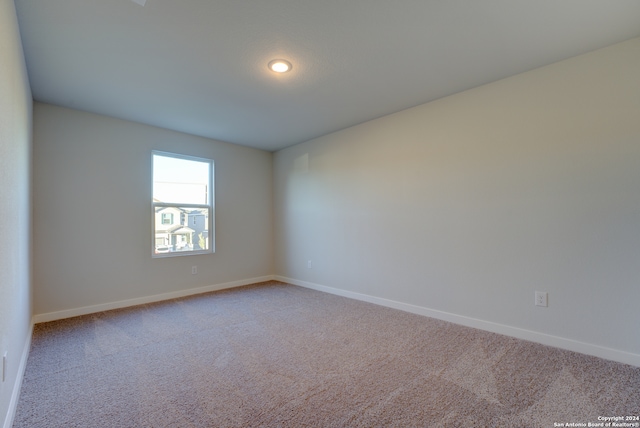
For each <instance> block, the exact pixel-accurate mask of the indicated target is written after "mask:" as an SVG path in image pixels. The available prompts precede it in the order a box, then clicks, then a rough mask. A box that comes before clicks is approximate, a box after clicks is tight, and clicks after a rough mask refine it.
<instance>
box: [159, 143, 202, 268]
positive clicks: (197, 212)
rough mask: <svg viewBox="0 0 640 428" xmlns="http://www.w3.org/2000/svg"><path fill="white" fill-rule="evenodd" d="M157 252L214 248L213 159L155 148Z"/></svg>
mask: <svg viewBox="0 0 640 428" xmlns="http://www.w3.org/2000/svg"><path fill="white" fill-rule="evenodd" d="M152 157H153V195H152V207H153V213H152V218H153V233H154V236H153V241H152V243H153V256H154V257H167V256H178V255H188V254H206V253H211V252H213V249H214V233H213V224H214V221H213V216H214V215H213V199H214V198H213V177H214V168H213V161H211V160H209V159H202V158H195V157H190V156H183V155H176V154H171V153H164V152H155V151H154V152H153V154H152Z"/></svg>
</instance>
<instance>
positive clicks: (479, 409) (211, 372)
mask: <svg viewBox="0 0 640 428" xmlns="http://www.w3.org/2000/svg"><path fill="white" fill-rule="evenodd" d="M627 415H629V416H634V415H640V368H636V367H631V366H628V365H624V364H619V363H614V362H610V361H606V360H602V359H598V358H594V357H589V356H585V355H580V354H576V353H572V352H568V351H562V350H558V349H555V348H550V347H546V346H542V345H538V344H533V343H529V342H525V341H521V340H517V339H513V338H509V337H504V336H500V335H496V334H492V333H487V332H484V331H480V330H475V329H471V328H466V327H461V326H458V325H454V324H450V323H447V322H443V321H439V320H434V319H430V318H425V317H421V316H418V315H413V314H409V313H405V312H401V311H397V310H393V309H389V308H385V307H380V306H375V305H372V304H368V303H363V302H359V301H355V300H350V299H346V298H343V297H338V296H334V295H330V294H325V293H320V292H316V291H313V290H308V289H304V288H300V287H296V286H292V285H287V284H283V283H279V282H269V283H263V284H258V285H254V286H248V287H240V288H236V289H232V290H226V291H220V292H214V293H208V294H203V295H199V296H194V297H188V298H183V299H176V300H171V301H168V302H162V303H155V304H149V305H142V306H138V307H134V308H128V309H122V310H115V311H109V312H102V313H98V314H93V315H87V316H83V317H77V318H72V319H67V320H61V321H55V322H50V323H44V324H38V325H36V327H35V331H34V336H33V344H32V347H31V353H30V355H29V360H28V363H27V369H26V375H25V379H24V383H23V386H22V391H21V396H20V400H19V403H18V409H17V414H16V419H15V423H14V427H16V428H22V427H29V428H36V427H258V426H259V427H387V426H394V427H449V426H451V427H494V426H495V427H503V426H504V427H507V426H508V427H553V426H554V423H557V424H560V423H562V424H567V423H584V424H585V426H586V424H587V423H589V422H592V423H593V422H598V417H599V416H600V417H612V416H627ZM556 426H559V425H556Z"/></svg>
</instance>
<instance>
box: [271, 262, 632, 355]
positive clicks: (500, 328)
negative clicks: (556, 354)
mask: <svg viewBox="0 0 640 428" xmlns="http://www.w3.org/2000/svg"><path fill="white" fill-rule="evenodd" d="M274 278H275V279H276V280H278V281H282V282H287V283H289V284H293V285H298V286H301V287H305V288H311V289H313V290H318V291H323V292H325V293H331V294H336V295H338V296H343V297H348V298H351V299H356V300H362V301H364V302H369V303H374V304H376V305H381V306H387V307H389V308H394V309H399V310H401V311H405V312H411V313H414V314H418V315H423V316H427V317H431V318H437V319H440V320H443V321H449V322H452V323H455V324H460V325H464V326H466V327H473V328H477V329H480V330H485V331H490V332H492V333H498V334H503V335H505V336H511V337H515V338H518V339H523V340H528V341H530V342H536V343H540V344H542V345H548V346H553V347H555V348H560V349H566V350H568V351H574V352H579V353H581V354H587V355H592V356H595V357H600V358H604V359H607V360H612V361H617V362H619V363H624V364H630V365H632V366H636V367H640V355H638V354H633V353H630V352H625V351H620V350H617V349H611V348H605V347H603V346H599V345H593V344H590V343H584V342H579V341H577V340H573V339H567V338H564V337H558V336H552V335H549V334H545V333H539V332H536V331H531V330H525V329H522V328H518V327H511V326H508V325H504V324H498V323H494V322H490V321H484V320H479V319H476V318H470V317H466V316H463V315H457V314H452V313H449V312H443V311H438V310H435V309H429V308H425V307H422V306H416V305H411V304H409V303H402V302H398V301H395V300H389V299H383V298H381V297H375V296H370V295H367V294H361V293H355V292H353V291H346V290H341V289H338V288H333V287H327V286H326V285H320V284H314V283H311V282H306V281H300V280H297V279H292V278H286V277H283V276H279V275H276V276H275V277H274Z"/></svg>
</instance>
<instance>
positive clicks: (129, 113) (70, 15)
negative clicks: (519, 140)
mask: <svg viewBox="0 0 640 428" xmlns="http://www.w3.org/2000/svg"><path fill="white" fill-rule="evenodd" d="M15 3H16V7H17V10H18V17H19V22H20V29H21V33H22V40H23V44H24V50H25V56H26V61H27V67H28V71H29V78H30V81H31V86H32V91H33V96H34V99H35V100H37V101H42V102H47V103H52V104H57V105H61V106H66V107H71V108H75V109H79V110H86V111H90V112H95V113H100V114H105V115H108V116H113V117H118V118H123V119H128V120H133V121H137V122H142V123H146V124H150V125H155V126H160V127H163V128H169V129H173V130H177V131H182V132H187V133H191V134H196V135H201V136H205V137H209V138H213V139H217V140H222V141H228V142H231V143H237V144H242V145H246V146H251V147H257V148H261V149H265V150H269V151H273V150H277V149H280V148H284V147H287V146H290V145H293V144H296V143H299V142H302V141H306V140H309V139H311V138H314V137H317V136H320V135H323V134H326V133H329V132H332V131H336V130H338V129H342V128H345V127H348V126H351V125H355V124H357V123H361V122H364V121H367V120H370V119H373V118H376V117H379V116H382V115H386V114H389V113H393V112H396V111H399V110H402V109H405V108H408V107H412V106H415V105H418V104H422V103H425V102H428V101H431V100H434V99H437V98H440V97H443V96H446V95H450V94H453V93H456V92H460V91H463V90H465V89H469V88H472V87H475V86H479V85H482V84H485V83H488V82H492V81H495V80H498V79H501V78H504V77H507V76H511V75H514V74H517V73H521V72H523V71H527V70H531V69H533V68H536V67H540V66H543V65H547V64H550V63H553V62H556V61H559V60H562V59H565V58H568V57H571V56H575V55H578V54H581V53H584V52H588V51H590V50H594V49H597V48H600V47H604V46H607V45H610V44H614V43H617V42H620V41H623V40H627V39H630V38H633V37H638V36H640V1H638V0H394V1H390V0H146V2H145V1H144V0H15ZM141 4H144V6H141ZM274 58H285V59H287V60H289V61H290V62H291V63H292V64H293V71H292V72H290V73H288V74H286V75H275V74H274V73H273V72H270V71H269V70H268V69H267V63H268V62H269V61H270V60H271V59H274Z"/></svg>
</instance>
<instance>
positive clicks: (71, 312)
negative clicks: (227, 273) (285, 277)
mask: <svg viewBox="0 0 640 428" xmlns="http://www.w3.org/2000/svg"><path fill="white" fill-rule="evenodd" d="M274 278H275V277H274V276H273V275H266V276H260V277H256V278H249V279H242V280H239V281H231V282H225V283H222V284H214V285H208V286H205V287H198V288H190V289H188V290H180V291H172V292H170V293H162V294H155V295H153V296H145V297H138V298H135V299H128V300H120V301H117V302H110V303H102V304H99V305H91V306H83V307H81V308H74V309H66V310H63V311H56V312H48V313H44V314H38V315H35V316H34V317H33V319H34V323H35V324H37V323H41V322H48V321H55V320H61V319H64V318H71V317H77V316H80V315H87V314H93V313H96V312H102V311H109V310H112V309H121V308H127V307H129V306H136V305H144V304H147V303H154V302H160V301H163V300H170V299H177V298H180V297H186V296H192V295H194V294H202V293H208V292H210V291H218V290H224V289H227V288H233V287H241V286H243V285H249V284H255V283H258V282H264V281H271V280H273V279H274Z"/></svg>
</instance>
